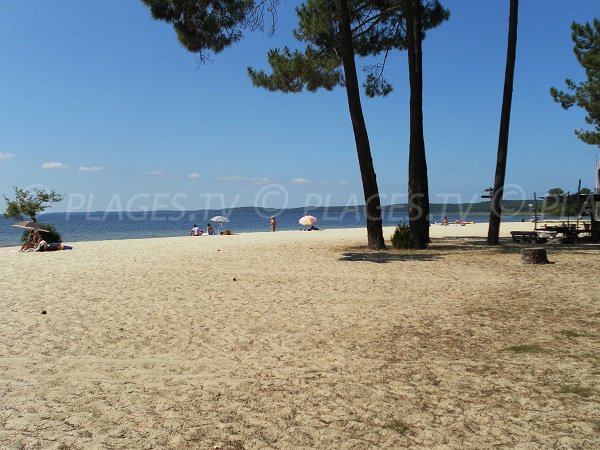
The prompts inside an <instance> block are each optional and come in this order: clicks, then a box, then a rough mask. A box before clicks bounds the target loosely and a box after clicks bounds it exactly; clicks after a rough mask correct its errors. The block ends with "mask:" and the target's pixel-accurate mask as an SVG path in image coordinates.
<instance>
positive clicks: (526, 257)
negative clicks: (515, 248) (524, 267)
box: [521, 248, 550, 264]
mask: <svg viewBox="0 0 600 450" xmlns="http://www.w3.org/2000/svg"><path fill="white" fill-rule="evenodd" d="M521 261H522V262H523V264H549V263H550V261H548V256H547V255H546V249H544V248H524V249H523V250H521Z"/></svg>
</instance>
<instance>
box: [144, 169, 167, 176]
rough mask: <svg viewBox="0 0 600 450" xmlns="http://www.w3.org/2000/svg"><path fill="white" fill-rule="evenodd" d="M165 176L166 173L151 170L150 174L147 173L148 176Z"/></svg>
mask: <svg viewBox="0 0 600 450" xmlns="http://www.w3.org/2000/svg"><path fill="white" fill-rule="evenodd" d="M164 174H165V173H164V172H162V171H160V170H149V171H148V172H146V175H154V176H161V175H164Z"/></svg>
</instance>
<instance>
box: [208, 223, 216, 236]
mask: <svg viewBox="0 0 600 450" xmlns="http://www.w3.org/2000/svg"><path fill="white" fill-rule="evenodd" d="M206 232H207V233H208V235H209V236H214V234H215V230H214V229H213V227H212V225H211V224H210V223H207V224H206Z"/></svg>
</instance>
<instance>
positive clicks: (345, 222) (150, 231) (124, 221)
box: [0, 208, 488, 246]
mask: <svg viewBox="0 0 600 450" xmlns="http://www.w3.org/2000/svg"><path fill="white" fill-rule="evenodd" d="M271 213H273V214H277V229H278V230H282V231H283V230H300V229H302V228H303V227H302V226H301V225H299V224H298V219H299V218H300V217H302V216H304V215H306V214H311V215H313V216H315V217H317V218H318V223H317V226H318V227H319V228H321V229H328V228H357V227H364V226H365V224H366V221H365V217H364V214H363V213H362V211H360V210H356V209H344V208H329V209H328V210H324V209H318V210H314V209H293V210H284V211H265V210H257V209H254V208H238V209H233V210H231V211H148V212H129V213H127V212H122V213H120V212H110V213H109V212H93V213H71V214H65V213H51V214H44V215H40V216H38V222H40V223H50V224H52V225H54V226H55V227H56V229H57V230H58V231H59V232H60V233H61V235H62V237H63V241H64V242H66V243H68V242H78V241H102V240H112V239H134V238H150V237H173V236H185V235H187V234H188V233H189V230H190V228H191V227H192V225H194V224H197V225H198V226H199V227H200V228H204V229H206V224H207V223H208V222H209V221H210V220H209V219H210V218H211V217H214V216H217V215H224V216H227V217H229V219H230V220H231V222H230V223H228V224H224V227H223V228H228V229H230V230H232V231H233V232H234V233H248V232H256V231H270V225H269V218H270V217H271V215H272V214H271ZM447 216H448V219H449V220H450V221H454V220H469V221H471V220H472V221H475V222H487V220H488V216H487V215H477V216H465V215H463V216H458V215H450V214H448V215H447ZM431 220H432V221H435V222H440V221H441V220H442V217H441V216H438V215H432V218H431ZM406 221H407V218H406V214H405V213H403V212H400V211H388V212H386V213H385V214H384V215H383V223H384V226H394V225H396V224H398V223H400V222H406ZM13 223H14V221H12V220H7V219H4V218H3V217H0V246H11V245H18V243H19V240H20V237H21V234H22V232H23V230H21V229H19V228H15V227H12V226H11V225H12V224H13ZM212 225H213V226H214V228H215V230H216V231H219V225H218V224H216V223H213V224H212Z"/></svg>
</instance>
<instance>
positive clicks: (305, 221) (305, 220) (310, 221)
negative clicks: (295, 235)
mask: <svg viewBox="0 0 600 450" xmlns="http://www.w3.org/2000/svg"><path fill="white" fill-rule="evenodd" d="M298 223H299V224H300V225H304V226H305V227H308V226H310V225H314V224H315V223H317V218H316V217H315V216H304V217H302V218H300V220H299V221H298Z"/></svg>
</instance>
